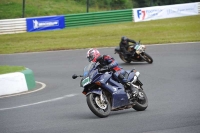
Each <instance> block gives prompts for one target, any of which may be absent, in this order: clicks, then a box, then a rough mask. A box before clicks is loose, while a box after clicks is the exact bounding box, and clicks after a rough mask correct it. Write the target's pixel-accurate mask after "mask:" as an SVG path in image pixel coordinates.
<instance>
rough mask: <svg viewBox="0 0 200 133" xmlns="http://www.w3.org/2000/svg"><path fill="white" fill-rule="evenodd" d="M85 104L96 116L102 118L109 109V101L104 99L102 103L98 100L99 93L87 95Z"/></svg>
mask: <svg viewBox="0 0 200 133" xmlns="http://www.w3.org/2000/svg"><path fill="white" fill-rule="evenodd" d="M87 104H88V107H89V108H90V110H91V111H92V112H93V113H94V114H95V115H96V116H98V117H100V118H104V117H107V116H109V114H110V111H111V106H110V103H109V101H108V100H107V99H105V102H104V103H101V101H100V95H97V94H94V93H90V94H88V95H87Z"/></svg>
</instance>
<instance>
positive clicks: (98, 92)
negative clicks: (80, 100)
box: [86, 88, 106, 103]
mask: <svg viewBox="0 0 200 133" xmlns="http://www.w3.org/2000/svg"><path fill="white" fill-rule="evenodd" d="M90 93H94V94H97V95H99V97H100V101H101V103H104V102H105V101H106V100H105V98H104V96H103V91H102V89H101V88H98V89H92V90H91V91H89V92H88V93H87V94H86V96H87V95H88V94H90Z"/></svg>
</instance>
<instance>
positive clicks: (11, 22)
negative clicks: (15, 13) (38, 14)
mask: <svg viewBox="0 0 200 133" xmlns="http://www.w3.org/2000/svg"><path fill="white" fill-rule="evenodd" d="M22 32H26V19H25V18H19V19H4V20H0V34H13V33H22Z"/></svg>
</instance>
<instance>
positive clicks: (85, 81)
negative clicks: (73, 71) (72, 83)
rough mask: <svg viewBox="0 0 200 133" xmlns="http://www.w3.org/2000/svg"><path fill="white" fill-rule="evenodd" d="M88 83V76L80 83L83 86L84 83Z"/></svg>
mask: <svg viewBox="0 0 200 133" xmlns="http://www.w3.org/2000/svg"><path fill="white" fill-rule="evenodd" d="M89 83H90V78H89V77H87V78H85V79H84V80H83V81H82V82H81V84H82V85H83V87H84V86H86V85H88V84H89Z"/></svg>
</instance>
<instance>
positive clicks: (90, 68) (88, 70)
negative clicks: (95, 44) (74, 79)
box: [83, 62, 96, 77]
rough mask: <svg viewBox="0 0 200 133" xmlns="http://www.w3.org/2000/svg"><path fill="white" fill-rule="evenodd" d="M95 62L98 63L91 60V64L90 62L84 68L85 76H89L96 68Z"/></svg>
mask: <svg viewBox="0 0 200 133" xmlns="http://www.w3.org/2000/svg"><path fill="white" fill-rule="evenodd" d="M95 64H96V63H94V62H91V63H90V64H88V65H87V66H86V67H85V68H84V74H83V76H84V77H87V76H88V74H89V72H90V71H91V70H92V69H93V68H94V65H95Z"/></svg>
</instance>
